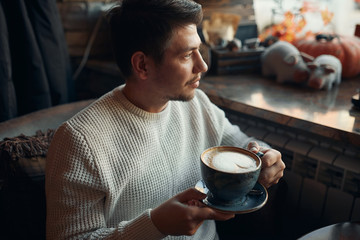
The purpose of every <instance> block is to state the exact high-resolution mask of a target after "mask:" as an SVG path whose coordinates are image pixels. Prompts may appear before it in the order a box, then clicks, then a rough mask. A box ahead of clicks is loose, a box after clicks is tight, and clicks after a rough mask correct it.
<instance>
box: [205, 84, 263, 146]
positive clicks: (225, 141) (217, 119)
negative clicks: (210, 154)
mask: <svg viewBox="0 0 360 240" xmlns="http://www.w3.org/2000/svg"><path fill="white" fill-rule="evenodd" d="M199 99H201V101H203V103H204V104H205V105H206V106H207V109H208V112H209V115H210V117H211V118H212V122H213V124H214V125H215V126H214V128H215V129H216V130H217V131H218V135H219V136H220V145H223V146H225V145H226V146H237V147H241V148H246V147H247V145H248V143H249V142H250V141H256V142H258V143H259V145H260V146H263V147H269V145H268V144H266V143H265V142H263V141H260V140H258V139H256V138H254V137H252V136H248V135H247V134H245V133H244V132H243V131H241V129H240V128H239V126H237V125H234V124H232V123H230V121H229V120H228V118H227V117H226V115H225V112H224V111H223V110H222V109H220V108H219V107H218V106H216V105H215V104H213V103H212V102H211V101H210V99H209V98H208V97H207V96H206V95H205V93H204V92H202V91H199Z"/></svg>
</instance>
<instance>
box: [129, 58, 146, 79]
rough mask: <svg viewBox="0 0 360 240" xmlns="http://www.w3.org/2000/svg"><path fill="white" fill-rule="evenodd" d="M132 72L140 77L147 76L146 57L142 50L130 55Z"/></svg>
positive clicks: (144, 77)
mask: <svg viewBox="0 0 360 240" xmlns="http://www.w3.org/2000/svg"><path fill="white" fill-rule="evenodd" d="M131 64H132V67H133V71H134V73H135V74H136V75H137V76H138V77H139V78H141V79H146V78H147V74H148V71H147V57H146V55H145V54H144V53H143V52H140V51H138V52H135V53H134V54H133V55H132V57H131Z"/></svg>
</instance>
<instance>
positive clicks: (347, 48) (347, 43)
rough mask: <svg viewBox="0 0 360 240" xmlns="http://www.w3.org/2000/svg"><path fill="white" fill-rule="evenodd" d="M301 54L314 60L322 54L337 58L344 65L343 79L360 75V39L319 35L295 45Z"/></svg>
mask: <svg viewBox="0 0 360 240" xmlns="http://www.w3.org/2000/svg"><path fill="white" fill-rule="evenodd" d="M293 44H294V45H295V47H297V48H298V50H299V51H300V52H305V53H307V54H309V55H311V56H313V57H314V58H316V57H317V56H319V55H322V54H329V55H333V56H335V57H337V58H338V59H339V60H340V62H341V64H342V77H344V78H350V77H354V76H356V75H357V74H359V73H360V38H358V37H355V36H354V37H353V36H340V35H331V34H318V35H316V36H315V38H313V39H299V40H296V41H294V43H293Z"/></svg>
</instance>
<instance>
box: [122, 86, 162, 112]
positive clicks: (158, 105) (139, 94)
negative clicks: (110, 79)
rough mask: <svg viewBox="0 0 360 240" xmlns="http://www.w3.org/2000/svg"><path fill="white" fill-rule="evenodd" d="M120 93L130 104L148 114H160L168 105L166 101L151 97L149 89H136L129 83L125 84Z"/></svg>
mask: <svg viewBox="0 0 360 240" xmlns="http://www.w3.org/2000/svg"><path fill="white" fill-rule="evenodd" d="M122 92H123V94H124V95H125V97H126V98H127V99H128V100H129V101H130V102H131V103H132V104H134V105H135V106H137V107H138V108H141V109H142V110H144V111H147V112H150V113H159V112H162V111H163V110H164V109H165V108H166V106H167V104H168V101H165V100H161V99H159V97H158V96H155V95H152V93H151V92H150V91H149V89H146V88H142V87H141V86H140V87H138V86H136V85H134V84H131V83H130V82H129V83H126V84H125V86H124V88H123V90H122Z"/></svg>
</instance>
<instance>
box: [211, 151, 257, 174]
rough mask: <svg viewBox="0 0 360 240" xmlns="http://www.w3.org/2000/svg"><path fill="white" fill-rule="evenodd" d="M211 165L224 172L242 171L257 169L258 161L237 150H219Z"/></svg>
mask: <svg viewBox="0 0 360 240" xmlns="http://www.w3.org/2000/svg"><path fill="white" fill-rule="evenodd" d="M209 165H210V166H211V167H213V168H216V169H218V170H220V171H223V172H231V173H241V172H248V171H252V170H255V169H256V161H255V160H254V159H252V158H251V157H249V156H247V155H245V154H241V153H237V152H218V153H216V154H215V155H214V156H213V157H212V158H211V159H209Z"/></svg>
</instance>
